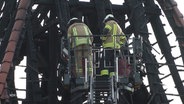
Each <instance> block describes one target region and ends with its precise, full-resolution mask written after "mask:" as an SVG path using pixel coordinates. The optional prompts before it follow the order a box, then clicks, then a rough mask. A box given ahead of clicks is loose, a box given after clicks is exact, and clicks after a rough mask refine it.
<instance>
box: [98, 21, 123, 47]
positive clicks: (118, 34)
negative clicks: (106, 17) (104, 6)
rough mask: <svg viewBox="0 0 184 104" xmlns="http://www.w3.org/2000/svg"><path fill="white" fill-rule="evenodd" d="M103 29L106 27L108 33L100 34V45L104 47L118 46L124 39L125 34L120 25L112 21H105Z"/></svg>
mask: <svg viewBox="0 0 184 104" xmlns="http://www.w3.org/2000/svg"><path fill="white" fill-rule="evenodd" d="M105 29H108V30H109V32H108V34H104V35H105V36H102V37H101V39H102V42H103V44H102V46H103V47H104V48H118V49H119V48H120V47H121V45H122V44H124V43H125V41H126V36H125V35H124V33H123V32H122V29H121V28H120V26H119V25H118V24H117V23H116V22H115V21H114V20H110V21H107V22H106V24H105Z"/></svg>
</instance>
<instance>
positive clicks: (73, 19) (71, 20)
mask: <svg viewBox="0 0 184 104" xmlns="http://www.w3.org/2000/svg"><path fill="white" fill-rule="evenodd" d="M76 20H78V18H77V17H73V18H71V19H70V20H69V21H68V23H67V25H70V24H71V23H72V22H73V21H76Z"/></svg>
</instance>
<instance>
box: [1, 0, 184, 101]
mask: <svg viewBox="0 0 184 104" xmlns="http://www.w3.org/2000/svg"><path fill="white" fill-rule="evenodd" d="M157 2H158V4H156V3H155V1H154V0H124V2H123V4H121V5H115V4H112V3H111V2H110V1H109V0H90V2H81V1H78V0H0V7H1V11H0V64H1V66H0V104H18V101H21V102H22V104H82V102H84V101H86V100H88V99H87V97H86V96H87V93H88V92H87V91H80V90H77V91H76V89H75V88H74V86H73V85H71V84H70V83H69V81H68V80H69V77H68V76H66V72H67V70H69V69H68V66H67V65H68V64H69V63H68V61H67V59H66V58H67V55H66V54H65V53H64V51H63V49H65V48H66V47H68V44H67V40H66V38H67V22H68V20H69V19H70V18H72V17H78V18H81V19H83V21H84V22H85V23H86V24H87V25H88V26H89V28H90V29H91V31H92V33H93V34H94V35H95V36H96V37H94V44H97V46H98V45H100V44H101V40H100V38H99V37H98V36H100V35H101V34H102V31H103V27H104V24H103V19H104V17H105V16H106V15H107V14H113V15H114V16H115V18H116V19H117V20H118V21H119V22H118V23H119V24H120V26H121V28H122V30H123V31H124V33H125V34H126V35H127V37H128V38H130V37H131V36H133V37H142V39H143V43H142V47H143V55H142V59H143V62H142V66H144V70H145V73H144V75H141V77H145V76H146V77H147V80H148V82H149V84H148V85H147V86H143V87H142V88H140V89H139V90H137V91H135V92H134V93H132V94H127V93H126V92H125V93H124V94H125V95H126V94H127V95H126V96H127V98H132V99H126V98H124V97H123V95H122V96H120V100H119V102H118V103H117V104H169V103H170V101H172V100H168V98H167V96H168V95H174V94H167V93H166V92H165V91H166V89H164V87H163V86H164V85H163V84H162V80H163V79H167V78H168V76H172V78H173V82H174V84H175V87H176V89H177V91H178V94H177V95H176V96H179V97H180V99H181V102H182V103H184V96H183V94H184V86H183V81H182V79H181V77H180V72H182V71H184V69H182V68H183V67H184V66H183V65H177V64H176V63H175V60H177V59H178V58H182V60H183V62H184V20H183V15H182V14H181V13H180V11H179V9H178V8H177V3H176V2H175V1H174V0H157ZM161 11H163V12H164V14H165V16H166V19H167V20H168V22H169V24H170V27H171V28H172V30H173V32H174V34H175V35H176V39H177V41H178V46H179V47H177V48H179V49H180V52H181V54H179V55H178V57H173V55H172V53H171V50H172V49H173V48H175V47H173V46H171V45H170V43H169V40H168V36H169V35H170V34H166V30H165V29H164V25H163V23H162V21H161V19H160V15H162V14H161ZM128 22H129V25H127V23H128ZM148 23H150V24H151V27H152V29H153V32H154V33H153V34H151V35H154V36H155V38H156V42H155V43H153V42H151V40H150V39H149V36H150V33H149V29H148V27H147V24H148ZM154 45H158V46H159V50H160V51H161V54H162V55H163V57H164V59H165V60H166V61H165V63H159V62H158V61H157V59H156V56H155V55H154V54H153V52H152V50H153V49H154V48H153V47H154ZM25 56H26V57H27V59H26V65H25V72H26V88H25V89H19V88H16V87H15V83H18V82H16V81H14V76H15V73H14V71H15V70H19V69H18V68H16V66H19V64H20V62H21V61H22V60H23V58H24V57H25ZM163 66H168V68H169V70H170V73H169V74H168V75H164V76H163V77H162V78H160V75H161V73H160V71H159V70H160V69H161V68H162V67H163ZM147 89H149V91H148V90H147ZM18 90H23V91H25V92H26V96H25V99H22V98H18V97H17V96H16V95H17V94H16V93H17V92H16V91H18ZM59 97H60V98H61V99H59ZM126 100H127V101H126ZM90 104H91V103H90ZM110 104H111V103H110ZM112 104H114V103H112Z"/></svg>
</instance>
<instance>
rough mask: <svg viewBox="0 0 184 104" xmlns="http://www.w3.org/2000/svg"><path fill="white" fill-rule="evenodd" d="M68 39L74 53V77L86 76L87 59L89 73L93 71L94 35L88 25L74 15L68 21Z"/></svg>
mask: <svg viewBox="0 0 184 104" xmlns="http://www.w3.org/2000/svg"><path fill="white" fill-rule="evenodd" d="M68 39H69V42H70V47H71V50H73V53H74V60H75V61H74V63H75V67H74V70H73V71H72V72H74V77H77V78H79V77H83V76H84V66H85V65H84V63H85V62H84V60H85V59H87V63H88V64H87V68H88V69H87V70H88V73H89V75H91V72H92V66H93V65H92V47H91V46H92V42H93V37H92V33H91V31H90V29H89V28H88V26H87V25H86V24H85V23H83V22H82V20H80V19H78V18H76V17H74V18H71V19H70V20H69V22H68Z"/></svg>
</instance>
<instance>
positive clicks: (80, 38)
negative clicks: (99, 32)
mask: <svg viewBox="0 0 184 104" xmlns="http://www.w3.org/2000/svg"><path fill="white" fill-rule="evenodd" d="M68 39H69V41H70V43H71V44H70V46H71V47H72V48H74V47H76V46H79V45H82V44H89V45H92V42H93V37H92V33H91V31H90V29H89V28H88V26H87V25H86V24H84V23H74V24H72V25H71V26H69V28H68Z"/></svg>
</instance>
